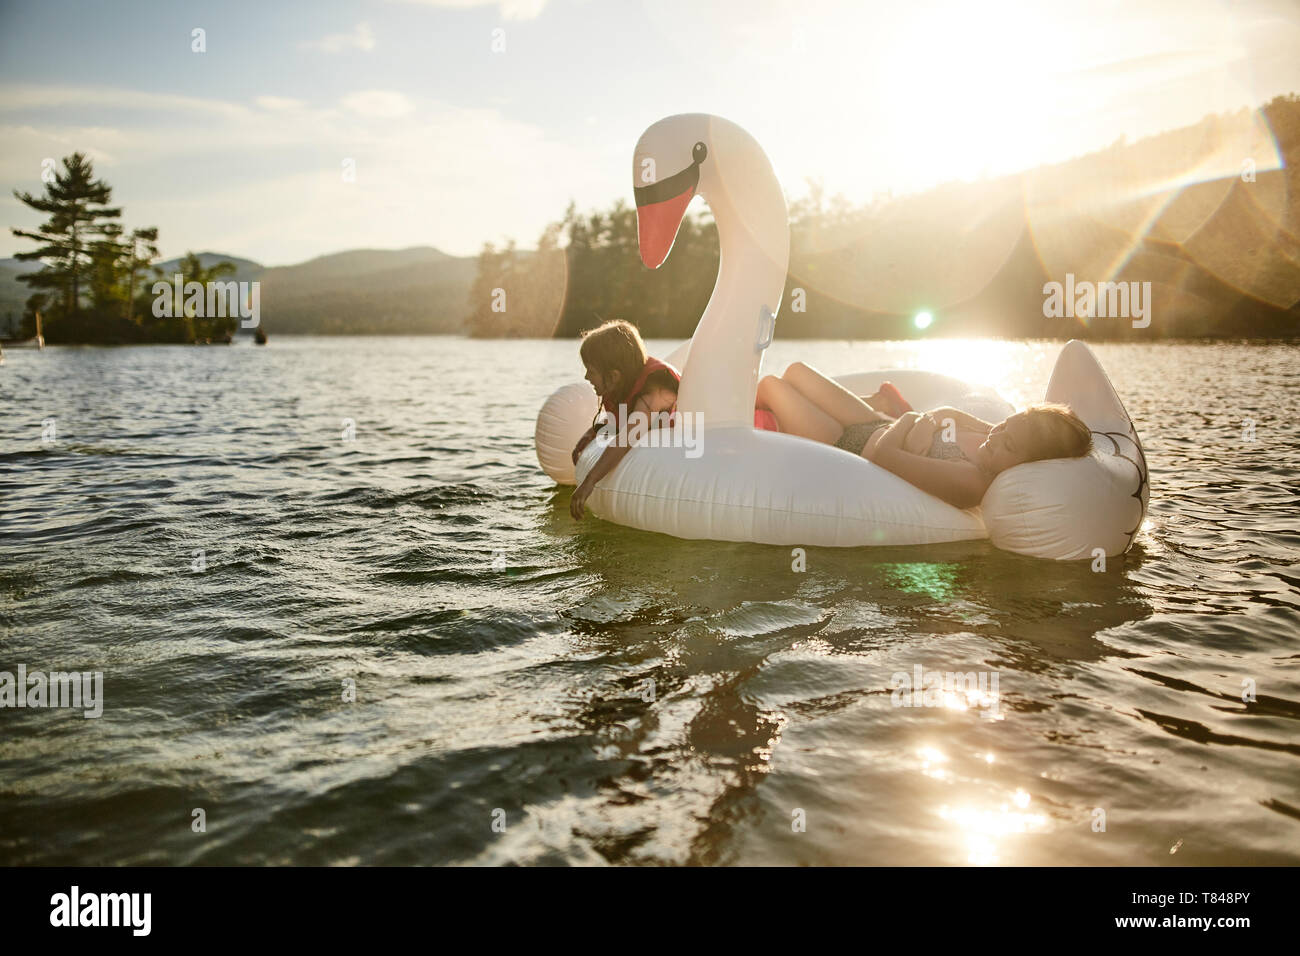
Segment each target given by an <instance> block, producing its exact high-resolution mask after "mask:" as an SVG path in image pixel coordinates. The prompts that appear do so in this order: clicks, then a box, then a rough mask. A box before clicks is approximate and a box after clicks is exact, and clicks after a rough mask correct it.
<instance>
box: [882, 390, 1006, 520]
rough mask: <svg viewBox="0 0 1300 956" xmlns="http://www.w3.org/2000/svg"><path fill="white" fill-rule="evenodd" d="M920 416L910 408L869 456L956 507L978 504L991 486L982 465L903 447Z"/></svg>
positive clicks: (891, 426)
mask: <svg viewBox="0 0 1300 956" xmlns="http://www.w3.org/2000/svg"><path fill="white" fill-rule="evenodd" d="M913 416H915V417H913ZM919 417H920V416H919V415H917V414H916V413H915V412H908V413H907V415H904V416H903V417H902V418H900V419H898V421H896V422H894V424H892V425H890V426H889V428H887V429H886V430H885V432H884V434H883V435H881V436H880V441H879V442H877V443H876V447H875V448H874V449H871V450H870V451H869V453H868V455H867V457H868V459H869V460H871V461H873V462H875V463H876V464H877V465H879V466H880V467H881V468H884V469H885V470H886V471H890V472H893V473H894V474H895V475H897V476H898V477H899V478H902V479H903V480H904V481H906V482H908V483H909V484H912V485H915V486H916V487H917V488H920V489H921V490H922V491H924V492H927V493H928V494H932V495H934V496H935V497H936V498H939V499H940V500H942V501H946V502H948V504H950V505H952V506H953V507H954V508H974V507H975V506H976V505H978V504H979V503H980V502H981V501H982V500H983V499H984V492H985V491H987V490H988V483H987V482H986V481H985V480H984V477H983V475H981V474H980V470H979V469H978V468H976V467H975V466H974V465H972V464H970V463H969V462H965V461H935V460H934V459H932V458H924V457H922V456H921V455H913V454H912V453H911V452H909V451H905V450H904V449H903V442H904V441H905V440H906V439H907V435H908V432H910V431H911V427H912V424H913V423H914V422H915V420H916V418H919Z"/></svg>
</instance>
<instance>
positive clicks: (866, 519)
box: [534, 113, 1148, 560]
mask: <svg viewBox="0 0 1300 956" xmlns="http://www.w3.org/2000/svg"><path fill="white" fill-rule="evenodd" d="M632 168H633V177H634V182H635V183H636V185H635V190H634V191H635V196H636V206H637V232H638V239H639V243H640V251H641V259H642V261H643V262H644V263H645V264H646V265H647V266H648V267H650V268H652V269H653V268H658V266H659V265H660V264H661V263H663V261H664V260H665V259H666V258H667V257H668V253H669V251H670V249H671V248H672V244H673V240H674V239H675V238H676V235H677V229H678V226H679V225H680V224H681V221H682V217H683V216H684V215H685V212H686V207H687V205H688V204H689V203H690V202H691V200H692V198H693V197H694V196H695V195H697V194H698V195H700V196H702V197H704V199H705V201H706V202H707V203H708V204H709V208H710V209H711V211H712V213H713V218H714V220H715V221H716V223H717V229H718V241H719V245H720V247H721V250H720V251H721V258H720V262H719V266H718V278H717V283H716V284H715V285H714V287H713V295H712V297H711V298H710V299H709V304H708V306H707V307H706V308H705V310H704V314H703V315H702V316H701V317H700V321H699V324H698V326H697V327H696V329H695V334H694V335H693V336H692V337H691V339H690V340H689V341H687V342H685V343H683V344H682V345H681V346H680V347H679V348H677V349H676V350H675V351H674V352H673V353H672V354H670V355H669V356H667V357H666V359H665V361H667V362H669V363H670V364H672V365H674V366H675V367H677V368H679V369H681V370H682V380H681V386H680V389H679V392H678V399H677V408H678V411H679V412H680V413H684V415H685V416H688V418H687V417H684V418H682V419H680V420H681V421H687V420H690V421H694V422H699V423H700V428H699V432H700V433H699V434H697V435H696V436H694V440H695V442H698V443H699V445H698V447H695V448H692V447H690V443H686V442H674V441H672V440H671V438H672V436H671V431H670V433H669V434H666V435H664V434H661V435H656V434H655V433H654V432H652V433H651V434H650V437H649V438H647V439H644V440H642V441H641V442H640V443H639V444H638V445H637V446H636V447H634V448H633V449H632V450H631V451H630V452H629V453H628V454H627V456H626V457H625V458H624V459H623V461H622V462H621V463H620V464H619V465H618V467H617V468H616V469H614V471H613V472H611V473H610V474H609V475H607V476H606V477H605V478H603V479H602V480H601V481H600V483H599V484H598V485H597V486H596V487H595V489H594V490H593V492H592V494H591V496H590V498H588V499H587V507H588V508H589V509H590V510H591V511H592V512H593V513H594V514H596V515H599V516H600V517H602V518H605V519H607V520H610V521H614V522H617V523H618V524H623V525H627V526H628V527H632V528H639V529H642V530H645V531H659V532H662V533H664V534H670V535H674V536H676V537H679V538H708V539H713V540H720V541H752V542H756V543H760V544H775V545H791V546H794V545H805V546H820V547H859V546H863V545H913V544H933V543H937V542H943V541H961V540H968V539H973V538H989V539H991V540H992V542H993V544H995V545H996V546H998V547H1000V548H1003V549H1006V550H1008V551H1014V552H1017V553H1020V554H1027V555H1033V556H1035V557H1041V558H1050V559H1055V560H1070V559H1080V558H1095V557H1096V556H1097V555H1098V554H1100V553H1104V554H1105V555H1107V556H1114V555H1118V554H1122V553H1123V552H1125V551H1127V550H1128V549H1129V547H1131V546H1132V544H1133V539H1134V536H1135V535H1136V533H1137V530H1138V528H1139V527H1140V526H1141V524H1142V520H1143V518H1144V517H1145V515H1146V507H1147V496H1148V484H1147V466H1146V460H1145V458H1144V457H1143V453H1142V445H1141V442H1140V440H1139V439H1138V434H1137V431H1136V429H1135V428H1134V427H1133V423H1132V421H1131V420H1130V418H1129V416H1128V413H1127V412H1125V410H1124V406H1123V403H1121V402H1120V400H1119V396H1118V395H1116V394H1115V390H1114V388H1112V387H1111V384H1110V380H1109V379H1108V378H1107V377H1106V373H1105V372H1104V371H1103V370H1102V368H1101V365H1100V364H1099V363H1098V362H1097V359H1096V357H1095V356H1094V355H1093V353H1092V351H1091V350H1090V349H1089V348H1088V347H1087V346H1086V345H1085V344H1084V343H1082V342H1077V341H1072V342H1070V343H1068V344H1067V345H1066V346H1065V348H1064V349H1063V350H1062V351H1061V354H1060V357H1059V358H1058V359H1057V362H1056V367H1055V369H1054V370H1053V372H1052V377H1051V381H1050V382H1049V384H1048V386H1047V393H1046V395H1045V400H1046V401H1050V402H1063V403H1065V404H1068V405H1069V406H1070V407H1071V408H1073V409H1074V411H1075V413H1076V414H1077V415H1078V416H1079V417H1080V418H1082V419H1083V420H1084V422H1086V423H1087V424H1088V427H1089V428H1091V429H1092V431H1093V451H1092V452H1091V453H1090V454H1089V455H1087V456H1085V457H1083V458H1073V459H1056V460H1051V461H1038V462H1031V463H1028V464H1023V465H1017V466H1015V467H1014V468H1009V469H1007V470H1006V471H1004V472H1002V473H1001V474H999V475H998V476H997V478H996V479H995V480H994V482H993V484H992V485H991V486H990V488H989V490H988V492H987V493H986V494H985V496H984V500H983V501H982V502H981V505H980V507H979V508H972V509H969V510H965V511H963V510H960V509H958V508H954V507H953V506H952V505H949V504H947V503H946V502H943V501H940V500H939V499H938V498H935V497H933V496H931V495H929V494H927V493H926V492H924V491H921V490H920V489H919V488H916V487H915V486H913V485H911V484H909V483H908V482H906V481H904V480H903V479H902V478H899V477H898V476H896V475H894V474H892V473H890V472H888V471H886V470H885V469H883V468H880V467H879V466H877V465H875V464H873V463H871V462H869V461H867V460H866V459H865V458H862V457H860V456H857V455H853V454H850V453H849V452H846V451H843V450H841V449H839V448H835V447H832V446H830V445H823V444H819V443H817V442H813V441H809V440H808V439H805V438H800V437H798V436H795V435H786V434H781V433H779V432H768V431H759V430H755V428H754V427H753V410H754V398H755V394H756V392H757V388H758V379H759V373H760V369H761V366H762V358H763V351H764V349H766V348H767V346H768V345H770V344H771V341H772V335H773V332H774V329H775V321H776V313H777V311H778V309H779V307H780V302H781V296H782V293H783V292H784V289H785V281H786V270H787V267H788V265H789V258H790V230H789V221H788V218H787V211H786V205H785V197H784V196H783V194H782V192H781V187H780V185H779V183H778V182H777V179H776V176H775V174H774V173H773V172H772V167H771V164H770V163H769V162H768V159H767V156H766V155H765V154H764V152H763V150H762V149H761V148H760V147H759V145H758V143H757V142H756V141H755V140H754V139H753V138H752V137H751V136H750V135H749V134H748V133H747V132H745V131H744V130H743V129H741V128H740V127H739V126H737V125H736V124H734V123H732V122H730V121H728V120H725V119H722V118H721V117H717V116H710V115H708V114H703V113H689V114H681V115H678V116H669V117H667V118H665V119H662V120H659V121H658V122H657V123H655V124H654V125H652V126H651V127H650V128H649V129H647V130H646V131H645V132H644V133H643V134H642V135H641V139H640V140H639V141H638V142H637V145H636V151H635V152H634V153H633V157H632ZM886 379H888V380H890V381H892V382H894V383H895V384H896V385H898V387H899V389H900V390H901V391H902V393H903V394H904V395H905V396H906V397H907V399H908V401H909V402H911V404H912V406H913V407H914V408H918V409H926V408H934V407H936V406H940V405H952V406H954V407H956V408H959V409H961V410H963V411H966V412H969V413H971V414H973V415H976V416H978V417H980V418H983V419H984V420H986V421H999V420H1001V419H1003V418H1005V417H1006V416H1007V415H1010V414H1011V413H1012V412H1013V411H1015V409H1014V408H1013V407H1012V406H1011V405H1009V404H1008V403H1007V402H1005V401H1003V400H1002V399H1001V398H1000V397H999V396H998V395H997V394H996V393H994V392H992V391H991V390H988V389H984V388H980V387H978V386H972V385H970V384H968V383H965V382H962V381H959V380H957V379H953V378H948V377H946V376H942V375H935V374H931V373H928V372H921V371H915V370H892V371H878V372H862V373H857V374H853V375H846V376H841V377H839V378H838V379H837V381H839V382H840V383H841V384H843V385H844V386H845V387H847V388H848V389H850V390H851V391H853V392H854V393H856V394H860V395H865V394H869V393H870V392H872V391H874V390H875V389H876V387H877V386H878V385H879V384H880V383H881V382H882V381H884V380H886ZM598 406H599V401H598V399H597V397H596V394H595V392H594V391H593V390H592V388H591V386H590V385H588V384H587V383H586V382H573V383H571V384H568V385H564V386H561V387H560V388H559V389H558V390H557V391H556V392H554V393H553V394H552V395H551V396H550V397H549V398H548V399H547V400H546V402H545V403H544V404H543V406H542V409H541V412H540V413H539V415H538V417H537V428H536V432H535V435H534V440H535V443H536V448H537V457H538V460H539V461H540V463H541V465H542V468H543V469H544V470H545V471H546V473H547V474H548V475H550V476H551V478H553V479H554V480H555V481H556V482H557V483H559V484H576V483H577V482H578V481H580V480H581V478H582V477H584V476H585V475H586V474H587V472H588V471H589V470H590V469H591V467H592V466H593V465H594V464H595V463H596V461H597V459H598V458H599V457H600V455H601V453H602V452H603V451H604V449H605V448H606V447H607V444H606V442H605V441H602V440H601V439H597V440H596V441H593V442H591V443H590V444H589V445H588V446H587V447H586V448H585V449H584V450H583V453H582V454H581V455H580V456H579V458H578V462H577V465H576V467H575V466H574V464H573V462H572V461H571V459H570V456H571V453H572V450H573V447H574V445H575V444H577V441H578V439H579V437H580V436H581V435H582V433H583V432H584V431H585V430H586V428H587V427H588V425H589V424H590V423H591V421H592V418H593V416H594V415H595V413H596V410H597V408H598ZM675 427H677V428H682V427H684V426H683V425H677V426H675Z"/></svg>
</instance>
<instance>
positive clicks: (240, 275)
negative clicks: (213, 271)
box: [153, 252, 266, 282]
mask: <svg viewBox="0 0 1300 956" xmlns="http://www.w3.org/2000/svg"><path fill="white" fill-rule="evenodd" d="M198 255H199V265H201V266H203V268H205V269H210V268H211V267H212V266H214V265H216V264H217V263H218V262H231V263H234V266H235V274H234V275H233V276H231V277H230V280H233V281H235V282H252V281H254V280H255V279H257V278H259V277H260V276H261V275H262V273H263V272H265V271H266V266H264V265H262V264H261V263H260V262H254V261H253V260H252V259H241V258H239V256H231V255H226V254H225V253H223V252H200V253H199V254H198ZM183 258H184V257H180V256H178V257H177V258H175V259H166V260H164V261H162V262H155V263H154V266H153V267H154V268H156V269H161V270H162V273H163V275H165V276H170V275H174V274H175V273H176V272H177V271H179V269H180V267H181V261H182V259H183Z"/></svg>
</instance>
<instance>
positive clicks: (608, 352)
mask: <svg viewBox="0 0 1300 956" xmlns="http://www.w3.org/2000/svg"><path fill="white" fill-rule="evenodd" d="M578 354H579V355H581V356H582V361H583V362H585V363H586V364H587V365H589V366H591V367H592V368H595V369H597V370H599V371H600V373H601V374H602V375H608V374H610V373H611V372H618V376H619V377H618V384H619V387H620V388H622V389H628V388H631V387H632V383H633V382H635V381H636V378H637V376H638V375H640V374H641V369H643V368H644V367H645V363H646V358H647V357H648V356H647V354H646V350H645V343H644V342H642V341H641V333H640V332H638V331H637V329H636V326H635V325H633V324H632V323H631V322H624V321H623V320H622V319H612V320H610V321H609V322H606V323H605V324H604V325H601V326H598V327H597V328H594V329H588V330H587V331H586V332H583V333H582V345H581V346H579V347H578ZM620 397H621V396H620Z"/></svg>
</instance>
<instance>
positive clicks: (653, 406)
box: [569, 388, 677, 521]
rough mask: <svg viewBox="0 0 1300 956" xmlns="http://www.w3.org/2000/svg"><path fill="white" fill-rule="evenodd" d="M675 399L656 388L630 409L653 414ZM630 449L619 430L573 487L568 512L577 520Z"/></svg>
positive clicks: (675, 397) (672, 402)
mask: <svg viewBox="0 0 1300 956" xmlns="http://www.w3.org/2000/svg"><path fill="white" fill-rule="evenodd" d="M676 400H677V393H676V392H674V391H672V390H671V389H666V388H664V389H658V390H657V391H656V392H655V394H653V395H649V396H642V397H641V398H638V399H637V402H636V404H635V405H634V406H632V411H634V412H643V413H645V414H647V415H653V414H654V412H659V411H667V409H668V408H670V407H671V406H672V405H673V404H675V403H676ZM631 450H632V447H631V442H630V441H629V440H628V437H627V433H626V432H625V431H624V432H620V433H619V436H618V438H617V440H616V441H615V442H614V443H613V444H612V445H610V446H609V447H608V448H606V449H605V450H604V452H602V453H601V456H600V458H598V459H597V460H596V464H594V465H592V466H591V471H589V472H587V477H586V478H584V479H583V481H582V484H580V485H579V486H578V487H577V488H576V489H574V492H573V497H572V498H570V499H569V514H571V515H573V517H574V518H575V519H577V520H579V521H580V520H582V515H583V506H584V505H585V504H586V503H587V498H588V497H590V495H591V492H592V491H593V490H594V489H595V487H596V485H597V484H598V483H599V482H600V479H602V478H604V477H605V476H606V475H608V474H609V473H610V472H611V471H613V470H614V469H615V468H617V467H618V463H619V462H621V461H622V460H623V459H624V458H625V457H627V453H628V452H629V451H631Z"/></svg>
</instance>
